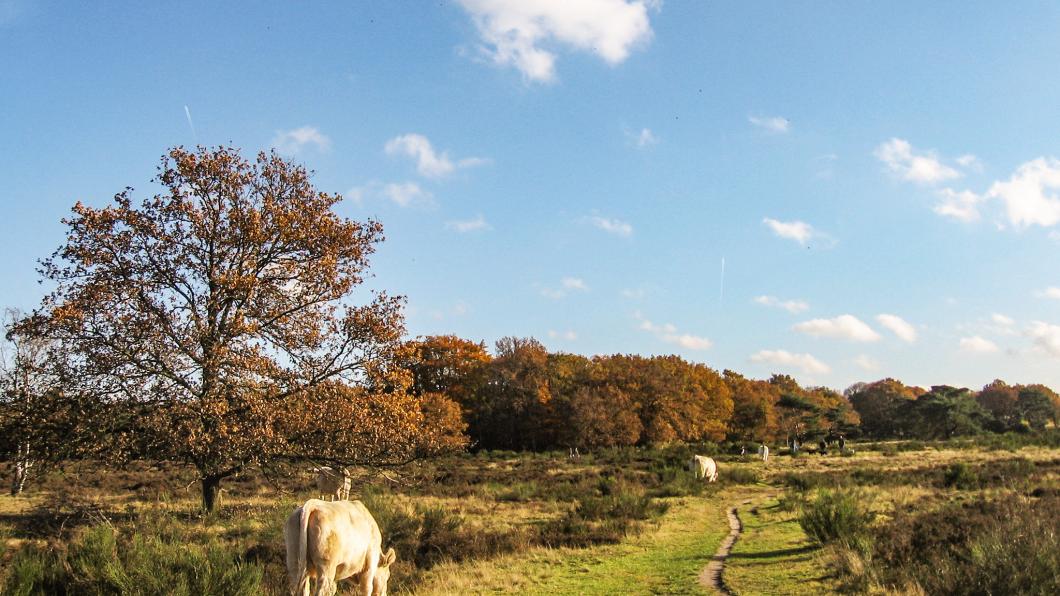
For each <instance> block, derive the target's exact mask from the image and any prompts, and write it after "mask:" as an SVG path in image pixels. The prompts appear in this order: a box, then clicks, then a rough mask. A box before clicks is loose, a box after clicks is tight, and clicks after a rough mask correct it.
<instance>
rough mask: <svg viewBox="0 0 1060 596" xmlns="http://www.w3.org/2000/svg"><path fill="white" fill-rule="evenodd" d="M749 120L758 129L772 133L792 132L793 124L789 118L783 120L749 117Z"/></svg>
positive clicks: (777, 117) (779, 118)
mask: <svg viewBox="0 0 1060 596" xmlns="http://www.w3.org/2000/svg"><path fill="white" fill-rule="evenodd" d="M747 120H748V121H749V122H750V123H751V124H754V125H755V126H757V127H758V128H761V129H762V130H766V131H768V132H772V133H777V134H784V133H786V132H788V131H789V130H791V122H789V121H788V119H787V118H781V117H780V116H772V117H759V116H748V117H747Z"/></svg>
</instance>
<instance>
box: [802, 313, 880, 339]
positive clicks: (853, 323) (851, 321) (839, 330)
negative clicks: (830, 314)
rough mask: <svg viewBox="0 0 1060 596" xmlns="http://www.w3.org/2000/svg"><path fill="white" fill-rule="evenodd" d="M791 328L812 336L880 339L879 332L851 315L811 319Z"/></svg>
mask: <svg viewBox="0 0 1060 596" xmlns="http://www.w3.org/2000/svg"><path fill="white" fill-rule="evenodd" d="M792 329H794V330H795V331H798V332H799V333H805V334H806V335H810V336H813V337H826V338H830V339H845V340H847V341H858V342H870V341H877V340H879V339H880V334H878V333H876V332H875V331H873V330H872V328H871V327H869V326H868V325H866V324H865V323H863V322H862V321H861V320H860V319H858V318H857V317H855V316H853V315H839V316H838V317H836V318H834V319H812V320H810V321H806V322H803V323H799V324H797V325H795V326H794V327H792Z"/></svg>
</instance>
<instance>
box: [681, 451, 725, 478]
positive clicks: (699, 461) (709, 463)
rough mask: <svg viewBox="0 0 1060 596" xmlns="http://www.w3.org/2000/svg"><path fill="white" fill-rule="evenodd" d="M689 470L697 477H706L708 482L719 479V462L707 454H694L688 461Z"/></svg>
mask: <svg viewBox="0 0 1060 596" xmlns="http://www.w3.org/2000/svg"><path fill="white" fill-rule="evenodd" d="M688 470H689V471H690V472H692V474H694V475H695V477H696V478H706V479H707V482H714V481H715V480H717V479H718V464H716V463H714V459H713V458H710V457H707V456H705V455H693V456H692V459H691V460H689V462H688Z"/></svg>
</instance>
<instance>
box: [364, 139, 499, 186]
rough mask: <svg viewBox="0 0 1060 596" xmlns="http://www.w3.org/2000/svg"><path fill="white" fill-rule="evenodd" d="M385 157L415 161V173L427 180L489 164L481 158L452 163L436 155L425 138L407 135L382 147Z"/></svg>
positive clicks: (469, 158) (441, 155)
mask: <svg viewBox="0 0 1060 596" xmlns="http://www.w3.org/2000/svg"><path fill="white" fill-rule="evenodd" d="M383 149H384V150H385V151H386V154H387V155H404V156H406V157H411V158H412V159H414V160H416V171H418V172H419V173H420V175H422V176H426V177H428V178H441V177H443V176H446V175H447V174H451V173H452V172H453V170H455V169H457V168H467V167H472V166H478V165H483V164H486V163H489V160H488V159H485V158H481V157H468V158H465V159H461V160H459V161H457V162H456V164H454V163H453V161H452V160H451V159H449V155H448V154H447V153H445V152H442V153H438V152H436V151H435V150H434V147H432V146H431V142H430V140H428V139H427V137H425V136H423V135H421V134H416V133H409V134H405V135H401V136H397V137H394V138H392V139H390V140H389V141H387V142H386V145H385V146H384V147H383Z"/></svg>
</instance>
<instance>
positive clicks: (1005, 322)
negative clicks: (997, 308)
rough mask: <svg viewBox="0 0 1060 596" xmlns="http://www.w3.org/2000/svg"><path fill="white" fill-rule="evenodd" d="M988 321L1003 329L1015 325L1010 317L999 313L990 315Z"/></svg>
mask: <svg viewBox="0 0 1060 596" xmlns="http://www.w3.org/2000/svg"><path fill="white" fill-rule="evenodd" d="M990 320H991V321H993V322H994V323H996V324H998V325H1001V326H1003V327H1011V326H1012V325H1015V324H1016V321H1015V320H1014V319H1013V318H1012V317H1010V316H1008V315H1003V314H1001V313H994V314H992V315H990Z"/></svg>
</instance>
